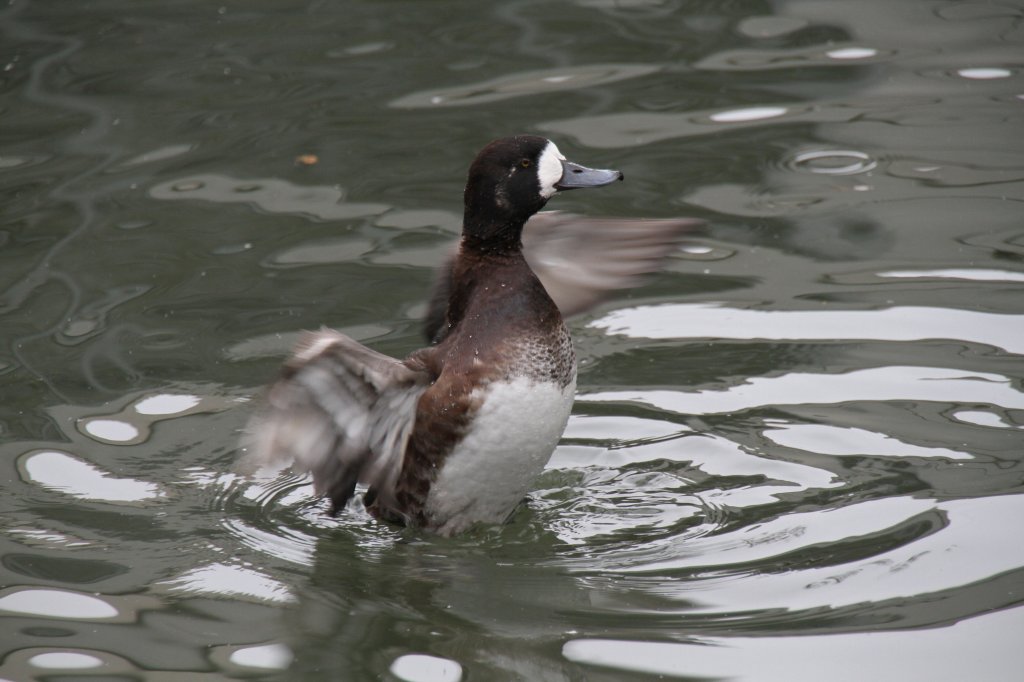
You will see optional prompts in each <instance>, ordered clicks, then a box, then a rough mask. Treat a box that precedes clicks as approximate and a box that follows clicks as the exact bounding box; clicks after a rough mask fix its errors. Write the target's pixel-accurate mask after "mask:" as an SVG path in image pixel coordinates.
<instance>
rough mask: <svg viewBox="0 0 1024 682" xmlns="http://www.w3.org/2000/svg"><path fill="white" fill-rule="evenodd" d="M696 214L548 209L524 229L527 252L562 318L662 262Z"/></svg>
mask: <svg viewBox="0 0 1024 682" xmlns="http://www.w3.org/2000/svg"><path fill="white" fill-rule="evenodd" d="M703 224H704V223H703V221H701V220H696V219H693V218H668V219H657V220H656V219H651V220H645V219H640V218H587V217H583V216H577V215H572V214H571V213H561V212H558V211H548V212H544V213H538V214H537V215H535V216H534V217H533V218H531V219H530V221H529V222H528V223H526V227H525V228H524V229H523V255H524V256H526V262H528V263H529V264H530V267H531V268H532V269H533V271H534V273H536V275H537V277H538V279H540V281H541V283H542V284H543V285H544V288H545V289H547V292H548V295H549V296H550V297H551V299H552V300H553V301H554V302H555V305H557V306H558V309H559V310H560V311H561V313H562V316H563V317H569V316H572V315H576V314H578V313H581V312H583V311H585V310H587V309H588V308H590V307H591V306H594V305H596V304H597V303H599V302H600V301H602V300H604V299H605V298H607V297H608V296H610V295H611V294H612V293H613V292H615V291H616V290H620V289H629V288H631V287H635V286H638V285H639V284H640V283H641V281H642V279H643V277H644V275H649V274H651V273H654V272H657V271H658V270H660V269H661V268H662V267H664V264H665V259H666V258H667V257H668V256H669V255H670V254H671V253H672V252H673V251H676V250H678V249H679V247H680V246H681V245H682V242H683V240H684V237H685V235H686V234H687V233H689V232H692V231H694V230H695V229H696V228H698V227H700V226H701V225H703Z"/></svg>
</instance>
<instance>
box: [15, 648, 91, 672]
mask: <svg viewBox="0 0 1024 682" xmlns="http://www.w3.org/2000/svg"><path fill="white" fill-rule="evenodd" d="M28 662H29V664H30V665H33V666H35V667H36V668H49V669H53V670H59V669H64V670H85V669H88V668H98V667H100V666H101V665H103V659H102V658H99V657H97V656H92V655H90V654H82V653H77V652H74V651H50V652H46V653H42V654H36V655H35V656H33V657H32V658H30V659H28Z"/></svg>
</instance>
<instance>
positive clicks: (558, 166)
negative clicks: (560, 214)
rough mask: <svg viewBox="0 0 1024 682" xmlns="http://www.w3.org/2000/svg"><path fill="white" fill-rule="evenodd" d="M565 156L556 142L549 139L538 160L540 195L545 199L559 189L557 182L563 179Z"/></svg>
mask: <svg viewBox="0 0 1024 682" xmlns="http://www.w3.org/2000/svg"><path fill="white" fill-rule="evenodd" d="M564 160H565V157H564V156H562V152H560V151H558V147H556V146H555V143H554V142H551V141H550V140H549V141H548V144H547V146H546V147H544V151H542V152H541V153H540V159H539V160H538V161H537V181H538V182H539V183H540V195H541V196H542V197H544V198H545V199H550V198H551V197H552V196H554V194H555V192H557V191H558V189H557V188H556V187H555V183H557V182H558V181H559V180H561V179H562V161H564Z"/></svg>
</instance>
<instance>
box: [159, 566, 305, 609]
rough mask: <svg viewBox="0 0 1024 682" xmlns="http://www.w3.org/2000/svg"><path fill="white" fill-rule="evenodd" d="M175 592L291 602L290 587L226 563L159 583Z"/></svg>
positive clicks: (200, 568) (256, 572) (200, 567)
mask: <svg viewBox="0 0 1024 682" xmlns="http://www.w3.org/2000/svg"><path fill="white" fill-rule="evenodd" d="M157 584H158V585H162V586H163V587H165V588H167V589H169V590H171V591H174V592H186V593H188V594H203V595H214V596H222V597H255V598H256V599H258V600H260V601H269V602H290V601H294V599H295V598H294V597H293V596H292V594H291V591H290V590H289V589H288V587H287V586H286V585H284V584H282V583H280V582H278V581H276V580H274V579H273V578H270V577H268V576H266V575H263V574H262V573H260V572H258V571H255V570H253V569H250V568H243V567H241V566H231V565H228V564H222V563H213V564H207V565H206V566H199V567H198V568H194V569H192V570H190V571H187V572H185V573H183V574H181V575H180V576H178V577H177V578H172V579H171V580H168V581H166V582H163V583H157Z"/></svg>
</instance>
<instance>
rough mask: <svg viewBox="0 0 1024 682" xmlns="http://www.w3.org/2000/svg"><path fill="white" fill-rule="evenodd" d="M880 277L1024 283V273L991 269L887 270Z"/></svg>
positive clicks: (880, 273) (879, 274)
mask: <svg viewBox="0 0 1024 682" xmlns="http://www.w3.org/2000/svg"><path fill="white" fill-rule="evenodd" d="M877 275H878V276H879V277H898V278H907V279H910V278H921V279H925V278H927V279H970V280H974V281H977V282H1024V272H1011V271H1010V270H993V269H991V268H948V269H943V270H885V271H882V272H879V273H877Z"/></svg>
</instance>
